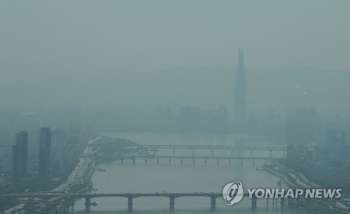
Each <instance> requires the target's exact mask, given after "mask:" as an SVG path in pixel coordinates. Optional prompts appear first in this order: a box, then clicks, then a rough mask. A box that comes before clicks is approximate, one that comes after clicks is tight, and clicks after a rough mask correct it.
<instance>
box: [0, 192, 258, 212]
mask: <svg viewBox="0 0 350 214" xmlns="http://www.w3.org/2000/svg"><path fill="white" fill-rule="evenodd" d="M0 197H13V198H43V199H49V198H54V197H61V198H67V199H73V200H71V202H72V211H74V199H75V198H85V211H86V212H90V206H91V205H93V204H92V203H91V199H92V198H97V197H124V198H127V200H128V211H129V212H131V211H132V210H133V199H134V198H138V197H167V198H169V209H170V210H174V209H175V199H176V198H179V197H208V198H210V208H211V210H215V209H216V199H217V198H219V197H222V194H221V193H213V192H210V193H204V192H195V193H166V192H163V193H37V194H2V195H0ZM244 197H248V193H244ZM256 202H257V198H252V207H253V208H254V207H256Z"/></svg>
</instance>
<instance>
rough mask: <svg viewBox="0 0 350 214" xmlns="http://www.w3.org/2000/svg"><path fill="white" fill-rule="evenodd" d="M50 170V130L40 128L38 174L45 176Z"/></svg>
mask: <svg viewBox="0 0 350 214" xmlns="http://www.w3.org/2000/svg"><path fill="white" fill-rule="evenodd" d="M50 171H51V131H50V128H41V129H40V142H39V176H42V177H47V176H49V175H50Z"/></svg>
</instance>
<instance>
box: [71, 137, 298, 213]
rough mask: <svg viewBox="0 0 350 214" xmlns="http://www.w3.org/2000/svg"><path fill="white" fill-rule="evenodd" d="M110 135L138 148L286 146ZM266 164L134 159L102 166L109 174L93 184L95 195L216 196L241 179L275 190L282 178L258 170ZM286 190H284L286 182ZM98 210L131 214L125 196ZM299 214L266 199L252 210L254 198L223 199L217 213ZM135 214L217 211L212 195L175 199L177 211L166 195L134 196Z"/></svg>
mask: <svg viewBox="0 0 350 214" xmlns="http://www.w3.org/2000/svg"><path fill="white" fill-rule="evenodd" d="M105 136H109V137H118V138H125V139H129V140H131V141H134V142H136V143H139V144H145V145H149V144H153V145H154V144H158V145H162V144H174V145H175V144H176V145H216V146H248V145H249V146H285V144H283V143H281V142H277V141H275V140H268V139H262V138H244V137H235V136H231V135H224V136H213V135H190V134H188V135H186V134H169V133H113V134H111V133H110V134H105ZM172 153H173V151H172V150H159V152H158V153H157V155H172ZM250 153H251V152H250V151H249V150H248V151H234V156H239V157H242V156H250V155H251V154H250ZM176 155H192V151H191V150H176ZM195 155H198V156H200V155H211V150H199V151H197V150H196V151H195ZM230 155H231V151H224V150H216V151H215V156H230ZM269 155H270V152H269V151H254V152H253V156H254V157H268V156H269ZM272 155H273V157H281V156H282V152H281V151H274V152H273V154H272ZM263 163H264V160H256V161H255V166H253V161H252V160H244V161H243V164H242V165H241V160H233V161H232V162H231V165H229V163H228V161H227V160H220V163H219V165H218V166H217V163H216V160H208V163H207V165H206V166H205V164H204V160H196V163H195V164H194V165H193V163H192V160H191V159H184V162H183V164H182V165H181V163H180V160H175V159H174V160H172V162H171V164H170V165H169V163H168V160H165V159H161V160H160V162H159V164H158V165H157V163H156V160H148V163H147V164H145V162H144V159H137V160H136V163H135V165H133V163H132V161H131V160H125V161H124V163H123V164H121V163H120V161H115V162H112V163H104V164H100V167H101V168H103V169H105V170H106V171H105V172H100V171H95V173H94V175H93V177H92V182H93V185H94V188H97V191H96V192H100V193H111V192H121V193H123V192H130V193H136V192H145V193H146V192H151V193H154V192H164V191H166V192H217V193H220V192H221V189H222V187H223V186H224V185H225V184H226V183H228V182H231V181H241V182H242V183H243V185H244V188H276V187H277V181H278V180H279V179H278V178H277V177H275V176H273V175H271V174H268V173H267V172H265V171H262V170H257V169H256V167H257V166H261V165H262V164H263ZM282 187H285V186H283V184H282ZM91 202H96V203H97V204H98V205H97V206H91V213H105V214H109V213H128V212H127V199H126V198H93V199H91ZM84 203H85V200H79V201H76V204H75V211H76V212H77V213H84V209H85V205H84ZM282 212H283V213H300V212H299V211H297V210H291V209H284V210H281V207H280V205H278V206H272V204H271V202H270V204H269V206H267V205H266V200H265V199H264V200H263V199H259V200H258V203H257V209H256V210H252V208H251V200H250V199H248V198H244V199H243V200H242V201H241V202H240V203H238V204H236V205H234V206H232V207H228V206H226V205H225V204H224V201H223V199H222V198H218V199H217V201H216V211H215V212H214V213H245V214H248V213H269V214H270V213H282ZM133 213H178V214H187V213H188V214H189V213H213V212H212V211H211V210H210V198H207V197H198V198H196V197H183V198H177V199H176V200H175V211H170V210H169V199H168V198H164V197H146V198H135V199H134V201H133Z"/></svg>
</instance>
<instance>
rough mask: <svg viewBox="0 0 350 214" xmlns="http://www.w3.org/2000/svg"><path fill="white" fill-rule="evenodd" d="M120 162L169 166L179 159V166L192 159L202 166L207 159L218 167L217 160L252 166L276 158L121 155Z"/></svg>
mask: <svg viewBox="0 0 350 214" xmlns="http://www.w3.org/2000/svg"><path fill="white" fill-rule="evenodd" d="M119 157H120V161H121V164H123V163H124V160H126V159H130V160H132V161H133V164H135V162H136V159H137V158H139V159H140V158H141V159H145V164H147V162H148V159H155V160H156V162H157V164H159V160H160V159H167V160H168V163H169V165H170V164H171V161H172V160H173V159H180V162H181V165H182V164H183V160H184V159H192V163H193V165H194V164H195V160H198V159H200V160H203V162H204V164H205V165H207V163H208V161H207V160H208V159H214V160H216V165H219V160H226V161H228V163H229V165H231V161H232V160H240V161H241V165H243V160H253V165H254V164H255V160H265V162H266V161H267V160H271V159H278V158H270V157H224V156H217V157H216V156H169V155H168V156H167V155H161V156H158V155H157V156H147V155H121V156H119Z"/></svg>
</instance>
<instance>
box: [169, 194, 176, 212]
mask: <svg viewBox="0 0 350 214" xmlns="http://www.w3.org/2000/svg"><path fill="white" fill-rule="evenodd" d="M169 198H170V206H169V209H170V210H174V209H175V197H174V196H170V197H169Z"/></svg>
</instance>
